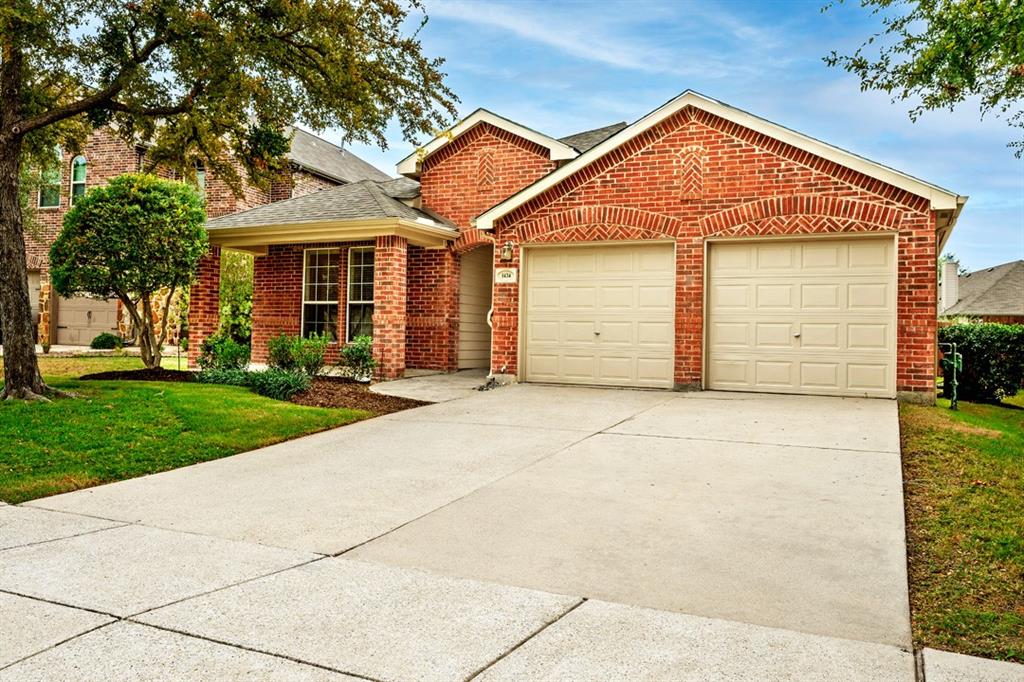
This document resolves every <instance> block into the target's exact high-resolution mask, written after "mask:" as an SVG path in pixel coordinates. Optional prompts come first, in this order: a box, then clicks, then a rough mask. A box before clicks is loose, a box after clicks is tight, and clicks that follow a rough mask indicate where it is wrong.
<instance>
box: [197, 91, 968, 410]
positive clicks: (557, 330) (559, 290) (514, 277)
mask: <svg viewBox="0 0 1024 682" xmlns="http://www.w3.org/2000/svg"><path fill="white" fill-rule="evenodd" d="M398 171H399V173H400V174H401V175H403V176H405V177H406V178H408V179H409V181H391V182H387V183H378V182H362V183H356V184H352V185H347V186H344V187H339V188H335V189H330V190H327V191H324V192H320V193H318V194H315V195H311V196H306V197H299V198H295V199H291V200H289V201H283V202H280V203H277V204H272V205H269V206H261V207H257V208H253V209H250V210H248V211H244V212H242V213H238V214H235V215H231V216H225V217H222V218H218V219H214V220H211V221H209V223H208V225H207V227H208V230H209V235H210V240H211V243H212V244H213V245H214V246H213V248H212V252H211V254H210V255H209V256H208V257H207V259H206V260H205V261H204V264H203V266H202V267H201V274H200V279H199V281H198V283H197V284H196V286H195V287H194V289H193V294H192V305H191V309H190V334H191V335H192V337H193V344H192V345H191V347H190V360H191V361H192V362H194V361H195V349H196V348H198V346H199V344H198V343H197V342H195V341H197V340H198V339H201V338H202V337H203V336H205V335H207V334H210V333H213V332H214V331H215V330H216V328H217V300H216V292H217V290H218V280H217V277H218V273H219V272H220V268H219V265H218V260H219V256H220V249H222V248H230V249H241V250H245V251H249V252H251V253H253V254H255V255H256V261H255V281H254V298H253V359H254V360H255V361H257V362H260V361H265V360H266V358H267V343H266V342H267V339H268V338H269V337H271V336H273V335H275V334H278V333H281V332H285V333H289V334H300V333H301V334H309V333H312V332H317V331H321V330H326V331H328V332H330V333H332V334H333V335H334V336H335V337H336V338H337V339H338V340H339V341H340V342H344V341H346V340H349V339H351V338H353V337H354V336H356V335H360V334H372V335H373V337H374V351H375V354H376V356H377V358H378V360H379V362H380V366H379V373H380V376H382V377H383V378H395V377H400V376H402V375H403V373H404V372H405V371H406V370H407V369H412V368H416V369H433V370H441V371H452V370H456V369H460V368H471V367H479V368H485V369H489V370H490V371H491V372H492V373H494V374H496V375H507V376H509V377H512V378H515V379H517V380H519V381H534V382H550V383H570V384H590V385H607V386H635V387H660V388H672V387H677V388H691V387H692V388H709V389H725V390H743V391H768V392H782V393H808V394H828V395H860V396H882V397H892V396H895V395H897V394H906V395H907V396H908V397H917V398H918V399H921V400H924V401H930V400H934V391H935V357H936V340H935V333H936V324H937V320H936V315H935V313H936V293H937V292H936V286H937V282H936V268H937V260H936V259H937V254H938V253H940V251H941V248H942V245H943V244H944V243H945V240H946V238H947V237H948V235H949V232H950V230H951V229H952V227H953V225H954V223H955V222H956V219H957V217H958V215H959V213H960V210H961V208H962V206H963V204H964V202H965V201H966V197H961V196H958V195H957V194H956V193H954V192H950V191H947V190H944V189H942V188H939V187H936V186H935V185H931V184H929V183H926V182H923V181H921V180H918V179H916V178H912V177H910V176H908V175H906V174H904V173H900V172H899V171H896V170H893V169H891V168H887V167H885V166H882V165H879V164H877V163H873V162H871V161H868V160H866V159H864V158H862V157H859V156H856V155H854V154H851V153H849V152H846V151H843V150H841V149H838V148H836V147H833V146H830V145H828V144H825V143H823V142H820V141H817V140H814V139H812V138H809V137H807V136H804V135H801V134H799V133H796V132H794V131H792V130H789V129H787V128H783V127H781V126H779V125H776V124H774V123H770V122H768V121H766V120H764V119H761V118H758V117H756V116H753V115H751V114H748V113H745V112H743V111H740V110H738V109H735V108H732V107H730V106H727V105H725V104H723V103H721V102H718V101H716V100H713V99H710V98H708V97H705V96H703V95H700V94H697V93H695V92H692V91H687V92H685V93H683V94H682V95H680V96H679V97H676V98H675V99H673V100H671V101H670V102H668V103H666V104H665V105H663V106H662V107H660V108H658V109H657V110H655V111H653V112H651V113H650V114H648V115H646V116H644V117H643V118H641V119H639V120H638V121H636V122H634V123H632V124H629V125H625V124H616V125H613V126H609V127H607V128H603V129H598V130H594V131H587V132H584V133H579V134H576V135H571V136H569V137H565V138H562V139H555V138H552V137H550V136H548V135H545V134H543V133H540V132H537V131H535V130H531V129H529V128H527V127H525V126H522V125H520V124H518V123H515V122H513V121H510V120H508V119H505V118H503V117H501V116H498V115H496V114H493V113H491V112H489V111H485V110H477V111H476V112H474V113H473V114H471V115H470V116H469V117H468V118H466V119H465V120H463V121H461V122H460V123H459V124H458V125H456V126H455V127H454V128H453V129H452V130H451V131H450V132H449V133H446V134H444V135H442V136H439V137H438V138H436V139H435V140H433V141H431V142H430V143H428V144H427V145H426V146H425V147H423V148H421V149H419V150H417V152H415V153H414V154H411V155H410V156H409V157H407V158H406V159H404V160H403V161H401V162H400V163H399V164H398ZM412 180H417V181H418V182H419V186H418V191H417V188H416V185H415V184H414V183H412V182H411V181H412Z"/></svg>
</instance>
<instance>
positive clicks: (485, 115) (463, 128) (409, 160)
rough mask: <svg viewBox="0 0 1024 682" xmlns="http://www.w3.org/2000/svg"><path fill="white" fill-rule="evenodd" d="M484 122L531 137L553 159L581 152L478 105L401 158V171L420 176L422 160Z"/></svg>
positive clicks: (574, 155) (410, 175)
mask: <svg viewBox="0 0 1024 682" xmlns="http://www.w3.org/2000/svg"><path fill="white" fill-rule="evenodd" d="M481 123H489V124H491V125H492V126H494V127H495V128H501V129H502V130H507V131H508V132H510V133H512V134H514V135H518V136H519V137H521V138H523V139H524V140H529V141H530V142H533V143H535V144H538V145H540V146H541V147H545V148H547V150H548V152H549V154H550V158H551V160H552V161H566V160H568V159H575V158H576V157H577V156H579V152H578V151H576V150H575V149H573V148H572V147H570V146H569V145H567V144H565V143H564V142H559V141H558V140H556V139H554V138H553V137H548V136H547V135H545V134H544V133H539V132H537V131H536V130H531V129H530V128H527V127H526V126H523V125H520V124H518V123H516V122H515V121H510V120H508V119H507V118H504V117H502V116H498V115H497V114H495V113H492V112H490V111H487V110H486V109H477V110H476V111H474V112H473V113H472V114H470V115H469V116H467V117H466V118H464V119H462V120H461V121H459V122H458V123H457V124H456V125H455V127H454V128H452V129H451V130H449V131H447V132H445V133H444V134H442V135H438V136H437V137H435V138H434V139H433V140H431V141H430V142H428V143H427V144H426V145H424V147H423V148H422V149H420V150H417V151H415V152H413V153H412V154H410V155H409V156H407V157H405V158H404V159H402V160H401V161H399V162H398V166H397V169H398V174H399V175H404V176H405V177H408V178H416V177H419V173H420V165H421V164H422V163H423V160H424V159H426V158H427V157H428V156H430V155H431V154H433V153H434V152H436V151H437V150H438V149H440V148H441V147H443V146H445V145H446V144H449V143H450V142H453V141H454V140H455V139H456V138H457V137H459V136H460V135H462V134H463V133H466V132H468V131H469V130H470V129H471V128H473V127H474V126H477V125H480V124H481Z"/></svg>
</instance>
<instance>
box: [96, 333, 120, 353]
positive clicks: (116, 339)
mask: <svg viewBox="0 0 1024 682" xmlns="http://www.w3.org/2000/svg"><path fill="white" fill-rule="evenodd" d="M89 348H95V349H96V350H113V349H115V348H124V339H122V338H121V337H120V336H118V335H117V334H111V333H110V332H103V333H102V334H97V335H96V338H94V339H93V340H92V341H90V342H89Z"/></svg>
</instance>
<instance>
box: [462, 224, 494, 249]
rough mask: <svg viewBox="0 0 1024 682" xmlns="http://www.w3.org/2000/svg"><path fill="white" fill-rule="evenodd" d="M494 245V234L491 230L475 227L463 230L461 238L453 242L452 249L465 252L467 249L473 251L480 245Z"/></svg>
mask: <svg viewBox="0 0 1024 682" xmlns="http://www.w3.org/2000/svg"><path fill="white" fill-rule="evenodd" d="M485 244H487V245H493V244H494V235H493V234H491V233H490V232H484V231H483V230H478V229H476V228H475V227H474V228H472V229H469V230H463V231H462V234H460V235H459V238H458V239H456V240H455V241H454V242H452V251H454V252H455V253H465V252H466V251H472V250H473V249H475V248H476V247H478V246H483V245H485Z"/></svg>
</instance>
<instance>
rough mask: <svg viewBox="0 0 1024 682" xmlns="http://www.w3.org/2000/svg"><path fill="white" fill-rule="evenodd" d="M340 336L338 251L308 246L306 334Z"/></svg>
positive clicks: (304, 301) (304, 284)
mask: <svg viewBox="0 0 1024 682" xmlns="http://www.w3.org/2000/svg"><path fill="white" fill-rule="evenodd" d="M323 333H327V334H330V336H331V339H332V340H337V338H338V250H337V249H307V250H306V252H305V264H304V267H303V281H302V335H303V336H310V335H311V334H323Z"/></svg>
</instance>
